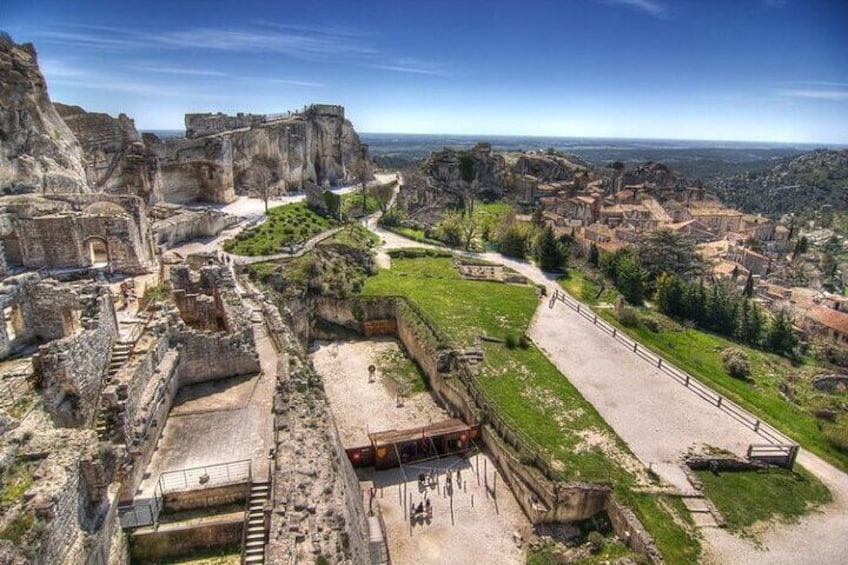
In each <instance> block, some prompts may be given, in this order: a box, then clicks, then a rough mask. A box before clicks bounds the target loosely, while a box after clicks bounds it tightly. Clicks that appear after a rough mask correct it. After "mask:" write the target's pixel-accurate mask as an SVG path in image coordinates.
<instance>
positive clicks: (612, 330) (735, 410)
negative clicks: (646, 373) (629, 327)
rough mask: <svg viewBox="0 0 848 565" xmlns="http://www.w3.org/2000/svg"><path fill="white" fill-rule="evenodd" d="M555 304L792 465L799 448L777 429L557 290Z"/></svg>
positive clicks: (552, 303) (785, 462) (552, 298)
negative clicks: (716, 409)
mask: <svg viewBox="0 0 848 565" xmlns="http://www.w3.org/2000/svg"><path fill="white" fill-rule="evenodd" d="M557 302H562V303H563V304H565V305H566V306H568V307H569V308H571V309H572V310H574V311H575V312H577V313H578V314H579V315H580V316H581V317H582V318H583V319H585V320H586V321H588V322H591V323H592V324H593V325H594V326H595V327H597V328H599V329H600V330H601V331H603V332H604V333H606V334H608V335H610V336H611V337H612V338H613V339H615V340H616V341H618V342H619V343H621V344H623V345H624V346H625V347H627V348H628V349H630V350H631V351H632V352H633V353H634V355H637V356H639V357H641V358H642V359H643V360H644V361H646V362H647V363H650V364H651V365H653V366H654V367H656V368H657V369H659V370H661V371H662V372H664V373H665V374H666V375H668V376H669V377H671V378H672V379H674V380H675V381H677V382H678V383H679V384H681V385H683V386H684V387H686V388H687V389H689V390H690V391H691V392H693V393H694V394H696V395H698V396H699V397H701V398H702V399H703V400H705V401H706V402H708V403H710V404H712V405H714V406H715V407H716V408H718V409H719V410H721V411H723V412H724V413H726V414H728V415H729V416H730V417H732V418H733V419H734V420H736V421H737V422H739V423H741V424H742V425H744V426H745V427H747V428H749V429H751V430H753V431H754V432H755V433H756V434H758V435H759V436H760V437H762V438H763V439H765V440H766V441H767V442H768V445H769V446H771V447H772V448H779V449H780V450H781V452H782V453H784V459H783V462H782V463H781V465H782V466H785V467H787V468H792V465H794V463H795V457H796V456H797V452H798V444H796V443H795V442H794V441H792V440H791V439H789V438H788V437H786V436H785V435H784V434H782V433H781V432H779V431H778V430H777V429H776V428H774V427H773V426H771V425H770V424H768V423H766V422H764V421H763V420H761V419H760V418H757V417H756V416H754V415H753V414H751V413H750V412H748V411H747V410H745V409H744V408H742V407H741V406H739V405H738V404H736V403H735V402H733V401H732V400H729V399H728V398H726V397H724V396H722V395H721V394H719V393H717V392H716V391H714V390H713V389H711V388H710V387H708V386H707V385H705V384H704V383H702V382H701V381H699V380H698V379H696V378H695V377H693V376H692V375H690V374H689V373H687V372H685V371H683V370H681V369H680V368H678V367H676V366H675V365H673V364H672V363H670V362H668V361H667V360H666V359H663V358H662V357H660V356H659V355H657V354H656V353H654V352H653V351H651V350H650V349H648V348H647V347H645V346H644V345H641V344H640V343H638V342H636V341H635V340H633V339H631V338H630V337H628V336H627V335H626V334H625V333H624V332H622V331H620V330H619V329H618V328H616V327H614V326H612V325H611V324H609V323H608V322H606V321H605V320H603V319H601V318H599V317H598V315H597V314H596V313H595V312H593V311H592V310H591V309H590V308H588V307H587V306H586V305H585V304H582V303H580V302H578V301H577V300H575V299H574V298H572V297H571V296H569V295H568V294H566V293H565V292H560V291H559V289H555V290H554V293H553V294H552V295H551V299H550V302H549V303H548V306H549V307H550V308H553V307H554V305H555V304H556V303H557ZM751 447H756V446H751ZM752 453H753V457H754V458H756V456H757V455H758V454H759V453H760V451H759V450H757V449H755V450H754V451H753V452H752V451H751V449H750V448H749V456H751V454H752ZM775 453H776V452H774V451H773V452H772V455H774V454H775Z"/></svg>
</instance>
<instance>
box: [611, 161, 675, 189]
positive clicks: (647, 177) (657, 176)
mask: <svg viewBox="0 0 848 565" xmlns="http://www.w3.org/2000/svg"><path fill="white" fill-rule="evenodd" d="M617 180H618V181H619V182H618V183H617V185H616V187H615V188H616V190H621V189H622V188H624V187H625V186H632V185H638V184H644V185H648V186H650V187H651V188H653V189H655V190H659V191H663V190H668V189H673V190H683V189H684V188H685V187H686V184H687V183H686V179H685V178H684V177H682V176H680V175H678V174H677V173H675V172H674V171H672V170H671V169H670V168H669V167H668V165H665V164H664V163H655V162H653V161H648V162H647V163H645V164H644V165H639V166H638V167H636V168H635V169H632V170H630V171H626V172H625V173H624V174H623V175H621V176H620V177H618V179H617Z"/></svg>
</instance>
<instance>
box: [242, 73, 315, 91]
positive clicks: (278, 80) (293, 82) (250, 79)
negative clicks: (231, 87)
mask: <svg viewBox="0 0 848 565" xmlns="http://www.w3.org/2000/svg"><path fill="white" fill-rule="evenodd" d="M232 79H233V80H235V81H238V82H252V83H263V84H264V83H268V84H285V85H288V86H302V87H305V88H324V87H325V86H327V85H326V84H324V83H321V82H313V81H309V80H298V79H291V78H276V77H241V76H237V77H232Z"/></svg>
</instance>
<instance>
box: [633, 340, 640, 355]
mask: <svg viewBox="0 0 848 565" xmlns="http://www.w3.org/2000/svg"><path fill="white" fill-rule="evenodd" d="M637 347H639V344H638V343H636V342H635V341H634V342H633V353H636V348H637Z"/></svg>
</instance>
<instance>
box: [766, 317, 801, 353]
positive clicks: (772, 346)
mask: <svg viewBox="0 0 848 565" xmlns="http://www.w3.org/2000/svg"><path fill="white" fill-rule="evenodd" d="M765 346H766V349H768V350H769V351H774V352H775V353H778V354H780V355H783V356H784V357H789V358H790V359H794V358H795V357H796V355H797V351H796V348H797V347H798V336H796V335H795V330H794V329H793V327H792V318H791V317H790V316H789V314H787V313H786V311H785V310H779V311H778V312H777V313H776V314H775V315H774V318H773V319H772V321H771V323H770V324H769V326H768V330H767V331H766V336H765Z"/></svg>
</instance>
